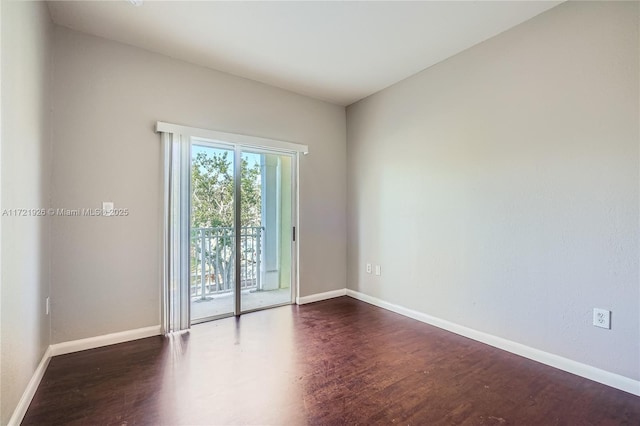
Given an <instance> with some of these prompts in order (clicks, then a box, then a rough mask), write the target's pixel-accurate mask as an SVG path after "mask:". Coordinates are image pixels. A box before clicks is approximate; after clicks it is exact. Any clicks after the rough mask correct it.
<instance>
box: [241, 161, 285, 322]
mask: <svg viewBox="0 0 640 426" xmlns="http://www.w3.org/2000/svg"><path fill="white" fill-rule="evenodd" d="M241 158H242V166H241V167H242V182H241V189H242V192H241V194H242V196H241V201H240V204H241V209H240V211H241V213H242V214H241V228H242V231H241V243H240V246H241V247H240V249H241V256H240V262H241V263H240V271H241V274H240V276H241V281H240V284H241V285H240V288H241V292H240V310H241V311H242V312H247V311H252V310H256V309H262V308H265V307H270V306H277V305H282V304H286V303H291V300H292V298H291V270H292V268H291V265H292V262H291V260H292V259H291V254H292V250H291V246H292V241H293V223H292V214H291V213H292V211H293V204H292V201H293V199H292V198H293V197H292V190H291V188H292V187H293V173H292V170H293V167H292V161H291V160H292V158H291V155H286V154H276V153H270V152H268V151H258V150H251V151H249V150H247V151H243V152H242V156H241Z"/></svg>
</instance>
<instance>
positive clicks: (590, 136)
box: [347, 2, 640, 380]
mask: <svg viewBox="0 0 640 426" xmlns="http://www.w3.org/2000/svg"><path fill="white" fill-rule="evenodd" d="M638 19H639V15H638V3H637V2H622V3H608V2H607V3H605V2H586V3H577V2H568V3H565V4H563V5H561V6H558V7H557V8H554V9H552V10H551V11H549V12H546V13H544V14H542V15H540V16H538V17H536V18H534V19H532V20H530V21H528V22H525V23H524V24H522V25H520V26H518V27H515V28H514V29H512V30H509V31H507V32H505V33H503V34H501V35H499V36H497V37H495V38H493V39H490V40H488V41H486V42H484V43H482V44H480V45H478V46H476V47H473V48H471V49H469V50H467V51H465V52H462V53H461V54H458V55H457V56H455V57H452V58H450V59H448V60H446V61H444V62H442V63H440V64H438V65H436V66H434V67H431V68H429V69H427V70H425V71H423V72H421V73H419V74H417V75H415V76H413V77H411V78H409V79H407V80H404V81H402V82H400V83H398V84H396V85H394V86H392V87H390V88H388V89H386V90H383V91H382V92H379V93H377V94H375V95H373V96H371V97H369V98H367V99H365V100H363V101H361V102H358V103H356V104H354V105H352V106H350V107H348V109H347V123H348V124H347V140H348V144H347V145H348V151H347V157H348V168H347V169H348V176H347V182H348V200H349V204H348V228H349V237H348V266H349V268H348V287H349V288H351V289H354V290H358V291H360V292H363V293H366V294H368V295H371V296H374V297H378V298H381V299H383V300H385V301H388V302H391V303H395V304H398V305H402V306H405V307H408V308H411V309H415V310H417V311H420V312H424V313H427V314H430V315H433V316H435V317H439V318H442V319H445V320H448V321H452V322H454V323H458V324H461V325H464V326H467V327H470V328H472V329H476V330H480V331H483V332H487V333H490V334H493V335H496V336H500V337H503V338H507V339H510V340H513V341H515V342H520V343H523V344H525V345H528V346H532V347H534V348H538V349H541V350H544V351H547V352H551V353H554V354H558V355H561V356H563V357H567V358H570V359H573V360H576V361H579V362H582V363H586V364H589V365H592V366H595V367H598V368H602V369H604V370H607V371H611V372H614V373H618V374H621V375H624V376H626V377H629V378H632V379H636V380H637V379H640V363H639V361H638V360H640V349H639V345H640V338H639V336H640V317H639V315H640V290H639V277H638V266H639V265H638V258H639V255H640V253H639V247H638V236H639V235H638V217H639V208H638V207H639V206H638V203H639V162H638V159H639V149H638V143H639V136H640V135H639V130H638V125H639V119H638V113H639V110H638V91H639V87H638V81H639V78H638V77H639V69H638V51H639V42H638V40H639V38H638V36H639V35H638V23H639V20H638ZM366 262H372V263H374V264H375V263H379V264H381V265H382V276H380V277H376V276H375V275H369V274H366V273H365V269H364V268H365V263H366ZM594 307H601V308H607V309H610V310H612V312H613V314H612V329H611V330H603V329H599V328H595V327H593V326H592V325H591V321H592V309H593V308H594Z"/></svg>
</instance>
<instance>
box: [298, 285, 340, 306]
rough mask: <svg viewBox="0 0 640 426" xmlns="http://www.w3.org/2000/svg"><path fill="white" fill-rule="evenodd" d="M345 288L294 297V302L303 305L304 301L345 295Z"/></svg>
mask: <svg viewBox="0 0 640 426" xmlns="http://www.w3.org/2000/svg"><path fill="white" fill-rule="evenodd" d="M346 295H347V289H346V288H341V289H340V290H332V291H326V292H324V293H316V294H312V295H310V296H303V297H296V303H297V304H298V305H304V304H306V303H313V302H319V301H321V300H327V299H333V298H334V297H340V296H346Z"/></svg>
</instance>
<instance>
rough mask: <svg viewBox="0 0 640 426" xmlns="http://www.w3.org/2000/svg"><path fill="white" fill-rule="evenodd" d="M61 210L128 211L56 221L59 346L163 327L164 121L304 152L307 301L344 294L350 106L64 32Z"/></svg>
mask: <svg viewBox="0 0 640 426" xmlns="http://www.w3.org/2000/svg"><path fill="white" fill-rule="evenodd" d="M54 51H55V58H56V60H55V69H54V95H53V99H54V142H53V143H54V158H53V164H54V171H53V188H54V189H53V204H54V205H55V206H56V207H60V208H82V207H94V208H98V207H100V206H101V202H102V201H113V202H115V205H116V207H123V208H125V207H126V208H129V209H130V211H131V214H130V216H129V217H126V218H88V217H81V218H77V217H76V218H68V217H67V218H60V217H56V218H55V219H54V221H53V243H54V245H55V251H54V253H53V262H52V294H53V315H52V318H53V325H52V340H53V343H57V342H63V341H68V340H73V339H80V338H85V337H90V336H96V335H102V334H105V333H112V332H117V331H123V330H129V329H135V328H138V327H145V326H152V325H156V324H159V315H160V311H159V307H160V242H161V239H160V222H161V208H160V206H161V204H160V203H161V195H162V194H161V183H160V182H161V181H160V177H161V158H160V138H159V136H158V135H156V134H154V133H153V127H154V124H155V122H156V121H157V120H162V121H169V122H173V123H178V124H185V125H189V126H194V127H201V128H207V129H214V130H221V131H225V132H233V133H242V134H248V135H256V136H263V137H268V138H272V139H281V140H287V141H292V142H298V143H303V144H307V145H309V147H310V151H311V154H310V155H308V156H305V157H302V158H301V162H300V171H301V172H300V175H301V176H300V257H301V261H300V283H301V284H300V285H301V295H302V296H305V295H309V294H314V293H319V292H324V291H330V290H334V289H339V288H344V287H345V286H346V187H345V184H344V182H345V180H346V169H345V168H346V159H345V157H346V141H345V133H346V131H345V111H344V108H342V107H338V106H334V105H330V104H327V103H324V102H320V101H316V100H313V99H310V98H307V97H303V96H300V95H296V94H293V93H290V92H286V91H283V90H280V89H276V88H273V87H270V86H266V85H264V84H260V83H256V82H253V81H250V80H245V79H242V78H238V77H233V76H230V75H227V74H224V73H220V72H216V71H212V70H210V69H206V68H202V67H199V66H195V65H191V64H188V63H185V62H181V61H177V60H174V59H170V58H168V57H165V56H161V55H157V54H153V53H150V52H147V51H144V50H141V49H137V48H133V47H130V46H126V45H123V44H120V43H117V42H112V41H107V40H104V39H100V38H96V37H92V36H87V35H83V34H81V33H77V32H74V31H71V30H67V29H63V28H59V27H58V28H56V33H55V50H54Z"/></svg>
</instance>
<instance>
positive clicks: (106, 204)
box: [102, 201, 113, 216]
mask: <svg viewBox="0 0 640 426" xmlns="http://www.w3.org/2000/svg"><path fill="white" fill-rule="evenodd" d="M102 215H103V216H113V201H103V202H102Z"/></svg>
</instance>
